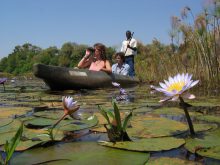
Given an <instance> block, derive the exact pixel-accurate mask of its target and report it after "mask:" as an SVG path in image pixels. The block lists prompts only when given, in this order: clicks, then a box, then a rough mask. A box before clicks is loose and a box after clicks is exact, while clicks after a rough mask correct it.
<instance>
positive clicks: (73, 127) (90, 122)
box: [58, 116, 98, 131]
mask: <svg viewBox="0 0 220 165" xmlns="http://www.w3.org/2000/svg"><path fill="white" fill-rule="evenodd" d="M97 124H98V119H97V117H96V116H90V117H89V118H87V119H84V120H74V121H72V122H67V123H65V122H63V123H61V124H59V126H58V129H59V130H63V131H78V130H82V129H87V128H90V127H93V126H96V125H97Z"/></svg>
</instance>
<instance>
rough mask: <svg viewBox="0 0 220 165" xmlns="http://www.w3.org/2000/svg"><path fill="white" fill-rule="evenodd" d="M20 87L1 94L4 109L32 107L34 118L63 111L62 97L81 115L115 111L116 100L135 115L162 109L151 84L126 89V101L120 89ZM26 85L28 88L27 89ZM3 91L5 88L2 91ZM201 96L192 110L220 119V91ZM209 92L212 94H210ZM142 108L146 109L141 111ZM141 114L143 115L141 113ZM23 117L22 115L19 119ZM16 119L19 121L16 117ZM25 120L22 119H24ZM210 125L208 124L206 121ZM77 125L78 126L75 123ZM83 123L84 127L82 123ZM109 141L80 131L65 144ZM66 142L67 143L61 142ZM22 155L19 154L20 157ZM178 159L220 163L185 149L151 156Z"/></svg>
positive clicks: (103, 135) (178, 118)
mask: <svg viewBox="0 0 220 165" xmlns="http://www.w3.org/2000/svg"><path fill="white" fill-rule="evenodd" d="M18 84H19V85H15V84H10V83H8V84H6V90H5V91H4V92H2V93H1V95H0V99H1V104H0V108H1V107H16V106H19V107H31V108H32V111H28V112H27V113H26V114H25V115H26V116H32V115H33V113H35V112H40V111H45V110H46V111H50V110H62V104H61V98H62V96H72V97H73V98H74V99H75V100H77V101H78V103H79V104H80V106H81V107H80V112H81V113H87V112H89V113H90V114H92V113H94V112H97V111H98V109H97V105H102V106H103V107H107V108H111V101H112V98H114V99H116V100H117V102H118V106H119V107H120V108H121V110H122V111H123V110H125V111H126V110H133V112H134V113H136V112H137V113H140V114H148V113H151V112H152V111H154V110H156V109H158V108H160V107H161V105H160V104H159V103H158V100H159V99H160V96H161V95H160V94H158V95H156V94H154V95H151V94H150V91H149V87H148V86H147V85H142V86H137V87H133V88H126V89H125V90H126V91H127V93H128V94H127V95H126V96H125V97H124V98H119V96H120V95H119V91H118V89H117V88H114V87H113V88H109V89H97V90H85V89H83V90H78V91H75V90H67V91H50V90H49V89H48V88H47V87H46V86H45V84H44V83H43V82H41V81H40V82H37V83H36V82H35V81H31V82H28V83H25V82H19V83H18ZM25 84H26V85H27V86H25ZM0 90H1V89H0ZM193 92H194V93H195V95H197V99H196V101H195V103H194V102H192V104H193V105H195V106H194V107H195V108H194V109H192V110H190V111H193V110H194V111H197V112H199V113H201V114H211V115H213V114H214V115H217V116H220V108H219V107H220V103H219V100H220V92H216V91H215V90H214V91H213V92H210V91H209V92H207V91H195V90H194V91H193ZM207 93H208V94H207ZM166 106H167V107H176V106H178V105H177V104H175V103H173V104H172V103H171V104H170V105H166ZM140 109H142V110H140ZM139 111H140V112H139ZM16 117H19V116H16ZM16 117H15V118H16ZM20 117H22V116H20ZM160 117H164V118H168V119H171V120H175V121H180V122H183V123H186V119H185V116H184V115H183V114H181V115H167V114H160ZM192 120H193V122H198V120H196V118H194V117H192ZM204 123H207V122H204ZM74 124H77V123H74ZM79 124H81V123H80V122H79ZM186 136H187V134H182V135H181V137H186ZM99 140H108V137H107V134H106V133H96V132H92V131H90V130H88V129H86V130H83V131H76V132H73V133H69V134H68V135H67V136H66V137H65V139H64V140H63V141H64V142H76V141H99ZM61 143H63V142H61ZM18 154H19V152H16V155H18ZM165 156H166V157H176V158H177V157H178V158H181V159H186V160H193V161H196V162H200V163H203V164H212V163H215V164H217V163H219V164H220V161H219V160H214V159H211V158H205V157H201V156H198V155H195V154H192V153H190V152H189V151H187V150H186V149H185V148H184V147H183V146H181V147H180V148H177V149H173V150H170V151H161V152H152V153H151V157H153V158H154V157H156V158H159V157H165Z"/></svg>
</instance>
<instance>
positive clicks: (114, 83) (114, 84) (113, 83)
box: [112, 82, 120, 87]
mask: <svg viewBox="0 0 220 165" xmlns="http://www.w3.org/2000/svg"><path fill="white" fill-rule="evenodd" d="M112 85H113V86H115V87H120V84H119V83H117V82H112Z"/></svg>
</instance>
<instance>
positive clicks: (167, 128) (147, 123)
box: [127, 115, 188, 138]
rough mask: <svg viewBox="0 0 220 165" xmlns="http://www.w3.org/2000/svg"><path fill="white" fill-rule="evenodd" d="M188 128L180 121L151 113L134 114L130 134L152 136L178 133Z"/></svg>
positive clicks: (128, 130) (143, 136)
mask: <svg viewBox="0 0 220 165" xmlns="http://www.w3.org/2000/svg"><path fill="white" fill-rule="evenodd" d="M187 130H188V127H187V126H186V125H185V124H183V123H181V122H178V121H174V120H169V119H166V118H159V117H153V116H150V115H148V116H147V115H146V116H143V115H140V116H134V117H133V118H132V120H131V128H130V127H129V128H128V129H127V132H128V135H129V136H133V137H142V138H151V137H163V136H172V135H178V134H181V133H183V132H185V131H187Z"/></svg>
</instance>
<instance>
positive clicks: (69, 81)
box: [33, 64, 139, 90]
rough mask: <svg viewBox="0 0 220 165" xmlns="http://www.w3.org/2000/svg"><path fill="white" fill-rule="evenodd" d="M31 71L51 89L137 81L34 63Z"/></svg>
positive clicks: (128, 83)
mask: <svg viewBox="0 0 220 165" xmlns="http://www.w3.org/2000/svg"><path fill="white" fill-rule="evenodd" d="M33 73H34V75H35V76H36V77H38V78H41V79H43V80H44V82H45V83H46V84H47V85H48V86H49V87H50V89H51V90H68V89H97V88H104V87H112V86H113V85H112V82H117V83H119V84H121V87H128V86H134V85H137V84H138V83H139V80H138V79H137V78H135V77H134V78H133V77H129V76H123V75H118V74H107V73H105V72H102V71H90V70H88V69H73V68H66V67H58V66H50V65H44V64H34V66H33Z"/></svg>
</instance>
